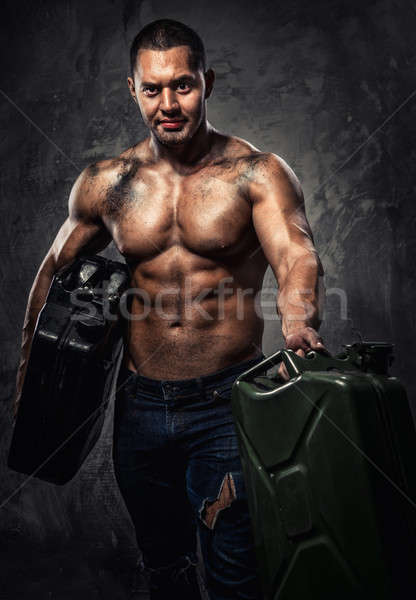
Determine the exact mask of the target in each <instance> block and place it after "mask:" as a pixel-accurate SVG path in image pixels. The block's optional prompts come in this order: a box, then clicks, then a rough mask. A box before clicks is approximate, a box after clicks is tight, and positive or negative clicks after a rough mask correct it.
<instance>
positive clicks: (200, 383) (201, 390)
mask: <svg viewBox="0 0 416 600" xmlns="http://www.w3.org/2000/svg"><path fill="white" fill-rule="evenodd" d="M196 382H197V385H198V391H199V393H200V394H201V397H202V401H203V402H205V401H206V399H207V397H206V394H205V385H204V382H203V379H202V377H197V378H196Z"/></svg>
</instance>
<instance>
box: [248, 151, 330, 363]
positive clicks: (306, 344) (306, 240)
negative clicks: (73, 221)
mask: <svg viewBox="0 0 416 600" xmlns="http://www.w3.org/2000/svg"><path fill="white" fill-rule="evenodd" d="M248 192H249V196H250V199H251V202H252V211H253V212H252V214H253V224H254V227H255V230H256V233H257V237H258V239H259V242H260V244H261V247H262V249H263V252H264V254H265V257H266V258H267V260H268V262H269V263H270V265H271V267H272V269H273V273H274V274H275V277H276V280H277V283H278V286H279V293H278V297H277V311H278V313H279V315H280V318H281V323H282V333H283V336H284V338H285V342H286V347H287V348H290V349H292V350H294V351H296V352H297V353H298V354H299V355H301V356H304V355H305V352H307V351H309V350H317V351H322V352H327V350H326V348H325V346H324V345H323V343H322V338H321V337H320V336H319V334H318V329H319V326H320V324H321V320H320V314H321V311H322V306H323V296H324V287H323V274H324V272H323V268H322V264H321V261H320V259H319V256H318V253H317V251H316V249H315V246H314V242H313V235H312V232H311V229H310V226H309V223H308V221H307V218H306V214H305V203H304V198H303V193H302V189H301V186H300V184H299V181H298V179H297V177H296V175H295V174H294V172H293V171H292V169H291V168H290V167H289V166H288V165H287V164H286V163H285V161H284V160H283V159H281V158H280V157H278V156H276V155H275V154H272V153H270V154H265V155H264V160H261V161H258V163H257V165H256V167H255V169H254V171H253V176H252V178H251V180H250V183H249V189H248Z"/></svg>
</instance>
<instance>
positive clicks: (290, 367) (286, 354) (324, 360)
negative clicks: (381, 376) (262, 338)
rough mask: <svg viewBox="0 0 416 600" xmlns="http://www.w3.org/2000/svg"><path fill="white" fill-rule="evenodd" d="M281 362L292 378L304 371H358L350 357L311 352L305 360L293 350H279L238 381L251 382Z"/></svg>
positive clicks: (241, 376)
mask: <svg viewBox="0 0 416 600" xmlns="http://www.w3.org/2000/svg"><path fill="white" fill-rule="evenodd" d="M281 362H283V363H284V364H285V367H286V370H287V372H288V374H289V377H291V378H292V377H297V376H298V375H300V374H301V373H303V372H304V371H327V370H329V369H338V370H340V371H343V370H344V369H358V365H357V364H355V363H354V362H353V361H352V360H351V358H350V357H349V356H348V355H344V356H342V357H341V356H338V357H334V356H331V355H326V354H321V353H320V352H315V351H314V350H311V351H310V352H308V353H307V354H306V356H305V358H303V357H302V356H299V355H298V354H296V352H294V351H293V350H279V351H278V352H275V354H272V355H271V356H268V357H267V358H265V359H264V360H263V361H262V362H260V363H258V364H257V365H255V366H254V367H252V368H251V369H249V370H248V371H246V372H245V373H243V374H242V375H240V377H239V378H238V379H239V380H240V381H250V380H252V379H254V377H258V376H259V375H261V374H263V373H265V372H266V371H267V370H268V369H270V368H271V367H273V366H274V365H277V364H279V363H281Z"/></svg>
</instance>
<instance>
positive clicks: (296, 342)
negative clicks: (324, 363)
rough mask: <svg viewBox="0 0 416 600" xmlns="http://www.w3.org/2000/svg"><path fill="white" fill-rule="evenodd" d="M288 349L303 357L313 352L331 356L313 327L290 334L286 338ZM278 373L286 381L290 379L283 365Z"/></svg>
mask: <svg viewBox="0 0 416 600" xmlns="http://www.w3.org/2000/svg"><path fill="white" fill-rule="evenodd" d="M286 348H287V349H288V350H293V351H294V352H296V354H298V355H299V356H302V357H304V356H305V354H306V353H307V352H310V351H311V350H315V351H316V352H321V353H322V354H326V355H327V356H329V351H328V350H327V348H325V346H324V343H323V340H322V338H321V336H320V335H319V334H318V332H317V331H315V329H313V327H303V328H302V329H297V330H296V331H294V332H293V333H289V334H288V335H287V336H286ZM278 373H279V375H280V376H281V377H282V378H283V379H285V380H286V381H287V380H288V379H290V377H289V373H288V372H287V369H286V367H285V365H284V364H283V363H281V365H280V367H279V370H278Z"/></svg>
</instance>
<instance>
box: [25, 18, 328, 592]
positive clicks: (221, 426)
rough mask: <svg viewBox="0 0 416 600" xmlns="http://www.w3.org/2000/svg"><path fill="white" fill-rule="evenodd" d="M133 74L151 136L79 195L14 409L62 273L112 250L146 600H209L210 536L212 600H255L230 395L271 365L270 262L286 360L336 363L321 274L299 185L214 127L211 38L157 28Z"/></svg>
mask: <svg viewBox="0 0 416 600" xmlns="http://www.w3.org/2000/svg"><path fill="white" fill-rule="evenodd" d="M131 67H132V70H131V77H129V78H128V86H129V89H130V92H131V95H132V97H133V100H134V101H135V103H136V104H137V105H138V107H139V109H140V113H141V116H142V118H143V120H144V123H145V125H146V126H147V127H148V129H149V137H147V138H146V139H145V140H143V141H142V142H140V143H138V144H137V145H135V146H133V147H132V148H129V149H128V150H126V151H125V152H123V153H122V154H121V155H120V156H119V157H118V158H115V159H111V160H104V161H101V162H99V163H98V164H96V165H93V166H90V167H89V168H87V169H85V170H84V171H83V172H82V173H81V175H80V176H79V177H78V179H77V181H76V182H75V184H74V187H73V189H72V192H71V195H70V198H69V216H68V218H67V219H66V221H65V222H64V223H63V225H62V227H61V228H60V230H59V232H58V234H57V236H56V239H55V241H54V242H53V244H52V246H51V248H50V250H49V252H48V253H47V255H46V256H45V258H44V260H43V262H42V264H41V266H40V268H39V271H38V273H37V276H36V279H35V281H34V284H33V287H32V289H31V292H30V296H29V302H28V308H27V313H26V318H25V323H24V329H23V342H22V360H21V364H20V367H19V371H18V377H17V394H16V404H15V405H16V406H17V405H18V401H19V395H20V391H21V389H22V385H23V379H24V373H25V369H26V366H27V359H28V356H29V350H30V344H31V340H32V335H33V331H34V327H35V324H36V318H37V315H38V313H39V310H40V308H41V307H42V306H43V304H44V302H45V299H46V295H47V292H48V288H49V286H50V283H51V280H52V278H53V276H54V273H55V272H56V271H57V270H58V269H59V268H60V267H62V266H63V265H65V264H67V263H69V262H70V261H72V260H73V259H74V258H75V257H76V256H79V255H80V254H89V253H95V252H99V251H101V250H102V249H103V248H105V247H106V246H107V245H108V244H109V242H110V241H111V240H114V242H115V245H116V246H117V248H118V249H119V251H120V252H121V254H122V255H123V256H124V257H125V259H126V262H127V264H128V265H129V269H130V271H131V282H132V283H131V287H132V288H134V289H133V290H130V291H131V292H132V297H131V306H130V316H129V315H128V317H129V318H128V320H129V327H128V328H127V329H128V330H126V335H125V345H124V357H123V364H122V367H121V370H120V374H119V379H118V388H119V389H118V392H117V396H116V403H115V419H114V449H113V459H114V468H115V475H116V478H117V482H118V484H119V487H120V491H121V493H122V496H123V498H124V501H125V503H126V506H127V509H128V511H129V513H130V515H131V518H132V521H133V524H134V526H135V531H136V535H137V540H138V544H139V546H140V547H141V549H142V552H143V563H142V564H143V568H144V569H146V571H147V572H148V573H150V576H149V578H150V587H151V598H152V600H156V599H161V598H163V599H166V600H167V599H168V598H169V599H170V598H181V599H182V600H185V599H186V598H190V599H192V600H195V599H197V598H200V595H199V591H198V586H197V584H196V578H195V569H194V566H195V562H196V559H195V557H196V554H195V537H196V536H195V533H196V528H197V527H198V529H199V534H200V540H201V549H202V554H203V558H204V562H205V571H206V578H207V584H208V590H209V594H210V598H211V599H212V600H217V599H220V598H221V599H222V598H232V599H237V598H253V599H254V598H260V597H261V593H260V591H259V582H258V578H257V566H256V562H255V558H254V553H253V543H252V539H251V529H250V521H249V517H248V511H247V501H246V494H245V488H244V482H243V478H242V473H241V464H240V459H239V455H238V449H237V442H236V436H235V430H234V424H233V420H232V415H231V410H230V402H229V401H230V395H231V386H232V383H233V381H234V380H235V378H236V377H237V376H238V375H239V374H240V373H242V372H244V371H245V370H247V369H248V368H249V367H250V366H252V365H254V364H256V363H257V362H258V361H260V360H262V358H263V355H262V353H261V350H260V347H261V341H262V334H263V327H264V322H263V318H262V316H261V314H260V311H259V310H258V294H259V292H260V291H261V287H262V282H263V277H264V274H265V270H266V268H267V266H268V264H270V265H271V267H272V269H273V272H274V274H275V276H276V279H277V282H278V285H279V296H278V301H277V304H276V308H277V311H278V313H279V315H280V316H281V320H282V331H283V335H284V337H285V341H286V346H287V347H288V348H291V349H293V350H295V351H297V352H298V353H299V354H302V355H303V354H304V353H305V352H306V351H308V350H309V349H314V350H322V351H325V348H324V346H323V344H322V340H321V338H320V337H319V335H318V333H317V329H318V327H319V322H320V321H319V316H318V312H319V304H320V300H321V296H322V293H321V292H320V286H319V281H320V276H321V275H322V274H323V273H322V267H321V263H320V261H319V258H318V256H317V253H316V251H315V249H314V245H313V238H312V233H311V230H310V228H309V225H308V222H307V220H306V216H305V212H304V201H303V196H302V191H301V187H300V185H299V182H298V180H297V178H296V176H295V174H294V173H293V171H292V170H291V169H290V168H289V167H288V165H287V164H286V163H285V162H284V161H283V160H282V159H281V158H279V157H278V156H276V155H275V154H272V153H267V152H261V151H260V150H258V149H257V148H255V147H254V146H252V145H251V144H250V143H248V142H246V141H244V140H242V139H240V138H237V137H233V136H229V135H226V134H223V133H220V132H219V131H217V130H216V129H215V128H214V127H212V125H211V124H210V123H209V122H208V121H207V116H206V100H207V98H209V96H210V94H211V92H212V89H213V83H214V72H213V71H212V69H208V70H207V69H206V65H205V53H204V48H203V44H202V42H201V40H200V38H199V36H198V35H197V34H196V33H195V32H194V31H193V30H191V29H189V28H188V27H186V26H185V25H183V24H181V23H178V22H176V21H171V20H161V21H155V22H153V23H150V24H149V25H147V26H146V27H145V28H144V29H143V30H142V31H141V32H140V33H139V34H138V35H137V36H136V38H135V40H134V42H133V44H132V47H131ZM134 290H135V291H134ZM256 303H257V304H256ZM283 375H284V373H283Z"/></svg>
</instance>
